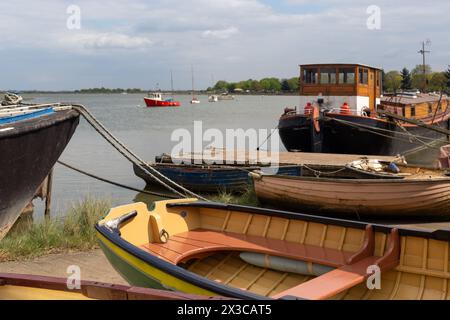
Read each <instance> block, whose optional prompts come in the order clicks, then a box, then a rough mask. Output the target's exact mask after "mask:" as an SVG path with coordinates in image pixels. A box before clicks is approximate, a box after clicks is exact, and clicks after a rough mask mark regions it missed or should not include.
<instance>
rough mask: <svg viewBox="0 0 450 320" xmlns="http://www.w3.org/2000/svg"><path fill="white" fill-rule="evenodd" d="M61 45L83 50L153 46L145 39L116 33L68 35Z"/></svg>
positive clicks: (151, 42)
mask: <svg viewBox="0 0 450 320" xmlns="http://www.w3.org/2000/svg"><path fill="white" fill-rule="evenodd" d="M61 42H62V44H65V45H69V46H71V47H78V48H80V47H82V48H85V49H144V48H148V47H150V46H152V45H153V41H151V40H150V39H148V38H146V37H139V36H128V35H125V34H118V33H85V34H75V35H69V36H67V37H64V38H62V39H61Z"/></svg>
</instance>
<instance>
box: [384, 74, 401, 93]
mask: <svg viewBox="0 0 450 320" xmlns="http://www.w3.org/2000/svg"><path fill="white" fill-rule="evenodd" d="M384 83H385V85H386V91H391V92H396V91H397V90H398V89H400V87H401V85H402V76H401V74H400V72H398V71H395V70H393V71H389V72H388V73H386V75H385V77H384Z"/></svg>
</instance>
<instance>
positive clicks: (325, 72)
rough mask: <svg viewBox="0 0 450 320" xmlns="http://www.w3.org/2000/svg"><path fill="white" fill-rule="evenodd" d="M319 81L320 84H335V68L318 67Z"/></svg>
mask: <svg viewBox="0 0 450 320" xmlns="http://www.w3.org/2000/svg"><path fill="white" fill-rule="evenodd" d="M320 83H321V84H336V69H334V68H321V69H320Z"/></svg>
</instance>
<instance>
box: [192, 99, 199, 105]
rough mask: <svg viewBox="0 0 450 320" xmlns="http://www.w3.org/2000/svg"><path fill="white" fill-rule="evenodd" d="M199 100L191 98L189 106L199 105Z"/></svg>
mask: <svg viewBox="0 0 450 320" xmlns="http://www.w3.org/2000/svg"><path fill="white" fill-rule="evenodd" d="M199 103H200V100H198V99H197V98H192V100H191V104H199Z"/></svg>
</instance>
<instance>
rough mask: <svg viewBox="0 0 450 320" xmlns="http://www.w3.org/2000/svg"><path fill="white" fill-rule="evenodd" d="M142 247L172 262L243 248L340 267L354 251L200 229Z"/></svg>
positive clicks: (245, 250)
mask: <svg viewBox="0 0 450 320" xmlns="http://www.w3.org/2000/svg"><path fill="white" fill-rule="evenodd" d="M141 248H143V249H145V250H148V251H149V252H150V253H152V254H154V255H156V256H159V257H161V258H163V259H165V260H168V261H170V262H172V263H173V264H178V263H181V262H185V261H187V260H190V259H192V258H196V257H199V256H200V257H201V256H203V255H205V254H208V253H211V252H215V251H243V252H257V253H264V254H268V255H272V256H279V257H285V258H290V259H296V260H302V261H306V262H312V263H317V264H322V265H327V266H331V267H340V266H342V265H344V264H346V262H347V260H349V259H351V257H352V256H353V255H354V253H352V252H345V251H341V250H337V249H330V248H323V247H319V246H314V245H307V244H300V243H294V242H287V241H283V240H277V239H268V238H265V237H260V236H251V235H244V234H238V233H230V232H215V231H211V230H202V229H196V230H192V231H188V232H183V233H179V234H176V235H173V236H170V238H169V240H168V241H167V242H166V243H149V244H144V245H143V246H141Z"/></svg>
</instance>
